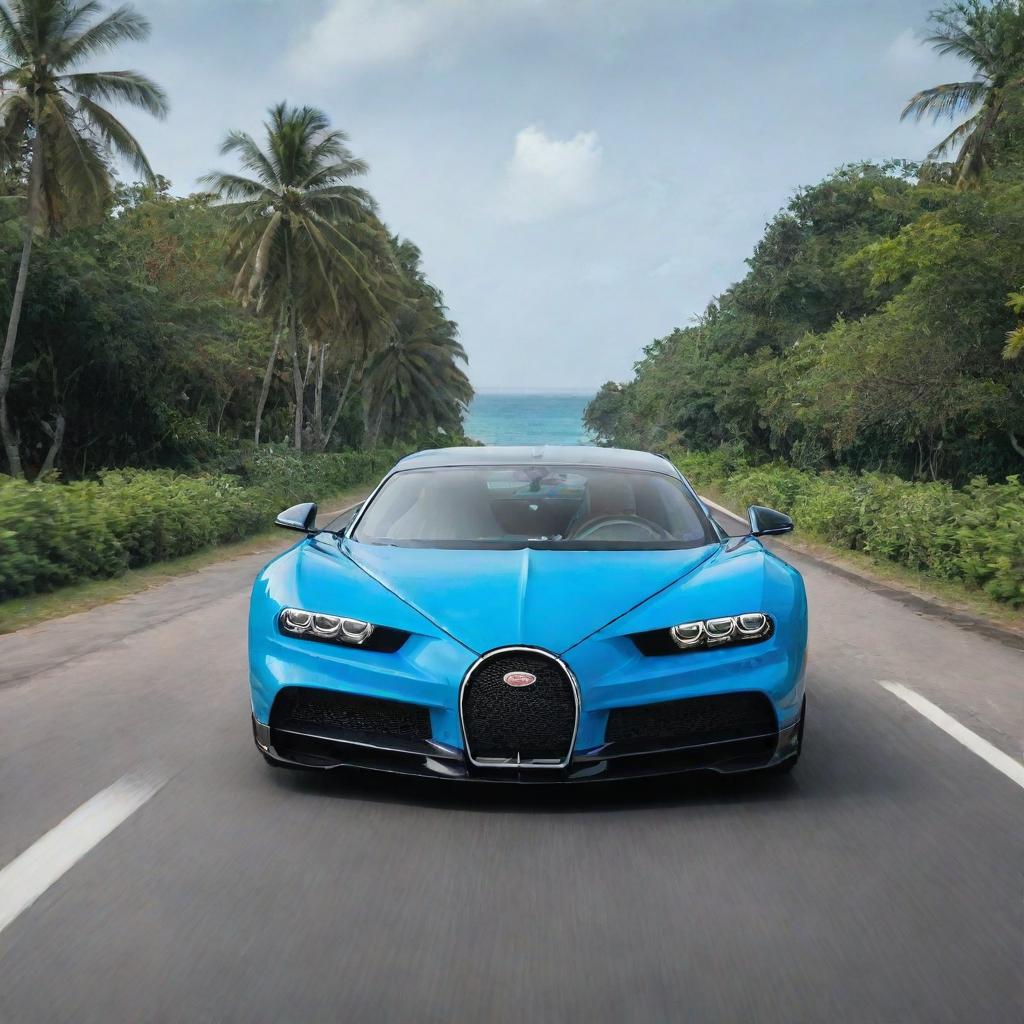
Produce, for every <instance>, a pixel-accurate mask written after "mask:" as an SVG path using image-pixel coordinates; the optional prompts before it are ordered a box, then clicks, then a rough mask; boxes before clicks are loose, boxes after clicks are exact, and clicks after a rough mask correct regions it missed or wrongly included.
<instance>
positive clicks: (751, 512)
mask: <svg viewBox="0 0 1024 1024" xmlns="http://www.w3.org/2000/svg"><path fill="white" fill-rule="evenodd" d="M747 520H748V521H749V522H750V532H751V534H752V535H753V536H755V537H765V536H774V535H775V534H779V533H791V532H792V530H793V520H792V519H790V518H789V516H787V515H786V514H785V513H784V512H776V511H775V509H773V508H765V507H764V505H751V506H750V508H748V509H747Z"/></svg>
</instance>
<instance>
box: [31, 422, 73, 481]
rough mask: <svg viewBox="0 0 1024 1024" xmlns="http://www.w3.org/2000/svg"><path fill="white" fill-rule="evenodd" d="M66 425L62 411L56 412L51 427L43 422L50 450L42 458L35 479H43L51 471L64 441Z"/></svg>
mask: <svg viewBox="0 0 1024 1024" xmlns="http://www.w3.org/2000/svg"><path fill="white" fill-rule="evenodd" d="M66 426H67V420H65V419H64V413H62V412H60V411H58V412H57V418H56V420H55V421H54V424H53V426H52V427H51V426H50V424H49V423H44V424H43V430H45V431H46V433H47V434H48V435H49V436H50V450H49V451H48V452H47V453H46V458H45V459H43V465H42V466H41V467H40V470H39V475H38V476H37V477H36V479H37V480H45V479H46V477H48V476H49V475H50V474H51V473H52V472H53V465H54V463H55V462H56V461H57V456H58V454H59V453H60V446H61V445H62V444H63V443H64V428H65V427H66Z"/></svg>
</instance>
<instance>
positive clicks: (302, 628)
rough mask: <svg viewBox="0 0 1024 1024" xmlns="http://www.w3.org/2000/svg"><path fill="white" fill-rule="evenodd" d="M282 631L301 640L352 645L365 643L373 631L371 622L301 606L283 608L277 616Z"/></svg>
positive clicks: (356, 645) (357, 645)
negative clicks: (327, 613)
mask: <svg viewBox="0 0 1024 1024" xmlns="http://www.w3.org/2000/svg"><path fill="white" fill-rule="evenodd" d="M277 621H278V625H279V626H280V628H281V632H282V633H286V634H287V635H288V636H295V637H301V638H302V639H303V640H322V641H324V642H325V643H335V644H350V645H352V646H354V647H359V646H360V645H362V644H364V643H366V641H367V640H368V639H369V638H370V634H371V633H372V632H373V624H372V623H369V622H364V621H363V620H362V619H350V618H347V617H346V616H343V615H325V614H323V613H322V612H307V611H303V610H302V609H301V608H284V609H282V611H281V614H280V615H279V616H278V617H277Z"/></svg>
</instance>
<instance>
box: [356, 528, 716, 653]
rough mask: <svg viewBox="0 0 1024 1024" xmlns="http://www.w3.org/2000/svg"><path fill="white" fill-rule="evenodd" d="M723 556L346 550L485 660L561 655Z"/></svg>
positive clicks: (709, 551) (708, 550)
mask: <svg viewBox="0 0 1024 1024" xmlns="http://www.w3.org/2000/svg"><path fill="white" fill-rule="evenodd" d="M719 550H720V545H718V544H712V545H707V546H704V547H699V548H688V549H685V550H675V551H551V550H536V549H532V548H523V549H518V550H513V551H507V550H504V551H497V550H454V551H453V550H438V549H434V548H404V547H390V546H384V545H373V544H359V543H357V542H354V541H346V542H345V543H344V544H343V545H342V552H343V553H344V554H345V555H346V556H347V557H348V558H350V559H352V561H353V562H355V563H356V564H357V565H358V566H359V567H360V568H362V569H363V570H364V571H365V572H366V573H367V574H368V575H370V576H371V577H373V579H375V580H377V582H378V583H380V584H381V585H382V586H384V587H386V588H387V589H388V590H390V591H391V592H392V593H393V594H395V595H397V596H398V597H400V598H401V599H402V600H403V601H405V602H406V603H407V604H408V605H410V606H411V607H413V608H415V609H416V610H417V611H418V612H420V614H422V615H424V616H426V617H427V618H428V619H430V620H431V621H432V622H433V623H434V624H435V625H437V626H439V627H440V628H441V629H443V630H444V631H445V632H447V633H449V634H450V635H451V636H453V637H455V639H457V640H458V641H460V642H461V643H463V644H464V645H465V646H467V647H469V648H470V649H471V650H473V651H475V652H476V653H478V654H481V653H483V652H485V651H489V650H492V649H494V648H495V647H506V646H514V645H517V644H523V645H526V646H531V647H543V648H544V649H545V650H549V651H552V652H554V653H561V652H563V651H565V650H567V649H568V648H570V647H572V646H574V645H575V644H577V643H579V642H580V641H581V640H583V639H584V638H585V637H587V636H589V635H590V634H591V633H594V632H596V631H597V630H599V629H601V627H602V626H605V625H607V624H608V623H609V622H611V621H613V620H614V619H617V618H618V617H619V616H621V615H624V614H625V613H626V612H628V611H630V610H631V609H633V608H635V607H636V606H637V605H639V604H641V603H642V602H644V601H646V600H647V599H648V598H650V597H652V596H653V595H654V594H656V593H658V592H659V591H661V590H663V589H665V588H666V587H668V586H670V585H671V584H672V583H674V582H675V581H676V580H679V579H681V578H682V577H684V576H686V575H688V574H689V573H691V572H693V571H694V570H695V569H697V568H698V567H699V566H700V565H701V564H702V563H704V562H706V561H707V560H708V559H710V558H711V557H712V555H714V554H715V553H717V552H718V551H719Z"/></svg>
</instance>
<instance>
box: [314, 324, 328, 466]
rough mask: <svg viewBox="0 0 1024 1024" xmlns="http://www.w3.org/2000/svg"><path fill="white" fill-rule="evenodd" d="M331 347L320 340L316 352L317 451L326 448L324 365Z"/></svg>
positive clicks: (315, 443) (315, 410) (315, 433)
mask: <svg viewBox="0 0 1024 1024" xmlns="http://www.w3.org/2000/svg"><path fill="white" fill-rule="evenodd" d="M329 348H330V345H328V344H327V343H325V342H320V344H319V345H318V346H317V353H316V377H315V378H314V379H313V447H314V448H315V449H316V450H317V451H321V452H322V451H323V450H324V447H325V445H324V367H325V365H326V363H327V351H328V349H329Z"/></svg>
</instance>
